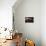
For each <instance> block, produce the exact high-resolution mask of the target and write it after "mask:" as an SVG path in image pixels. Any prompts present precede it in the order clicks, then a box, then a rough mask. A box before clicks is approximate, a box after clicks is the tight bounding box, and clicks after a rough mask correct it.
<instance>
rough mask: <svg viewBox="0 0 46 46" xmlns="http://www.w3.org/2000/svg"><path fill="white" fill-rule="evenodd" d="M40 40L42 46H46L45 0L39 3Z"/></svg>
mask: <svg viewBox="0 0 46 46" xmlns="http://www.w3.org/2000/svg"><path fill="white" fill-rule="evenodd" d="M41 15H42V16H41V38H42V39H41V40H42V46H46V0H42V1H41Z"/></svg>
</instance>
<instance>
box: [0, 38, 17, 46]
mask: <svg viewBox="0 0 46 46" xmlns="http://www.w3.org/2000/svg"><path fill="white" fill-rule="evenodd" d="M0 46H16V45H15V39H13V40H6V42H4V43H2V44H1V45H0Z"/></svg>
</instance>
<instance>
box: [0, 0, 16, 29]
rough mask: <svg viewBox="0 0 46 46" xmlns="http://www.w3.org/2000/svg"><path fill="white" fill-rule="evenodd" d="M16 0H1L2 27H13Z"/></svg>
mask: <svg viewBox="0 0 46 46" xmlns="http://www.w3.org/2000/svg"><path fill="white" fill-rule="evenodd" d="M15 2H16V0H0V27H7V28H9V29H11V28H12V6H13V4H14V3H15Z"/></svg>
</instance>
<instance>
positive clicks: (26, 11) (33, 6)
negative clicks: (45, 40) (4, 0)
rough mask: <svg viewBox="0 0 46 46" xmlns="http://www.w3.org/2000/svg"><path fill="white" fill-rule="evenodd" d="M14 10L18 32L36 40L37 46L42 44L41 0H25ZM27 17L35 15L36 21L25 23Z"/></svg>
mask: <svg viewBox="0 0 46 46" xmlns="http://www.w3.org/2000/svg"><path fill="white" fill-rule="evenodd" d="M14 6H15V5H14ZM13 11H14V19H15V22H14V23H15V28H16V29H17V30H18V32H22V33H23V35H24V38H27V39H31V40H34V41H35V44H36V46H41V0H23V1H22V3H20V5H18V6H17V7H14V9H13ZM25 17H34V23H25Z"/></svg>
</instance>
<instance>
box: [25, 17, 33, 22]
mask: <svg viewBox="0 0 46 46" xmlns="http://www.w3.org/2000/svg"><path fill="white" fill-rule="evenodd" d="M33 22H34V17H25V23H33Z"/></svg>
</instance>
